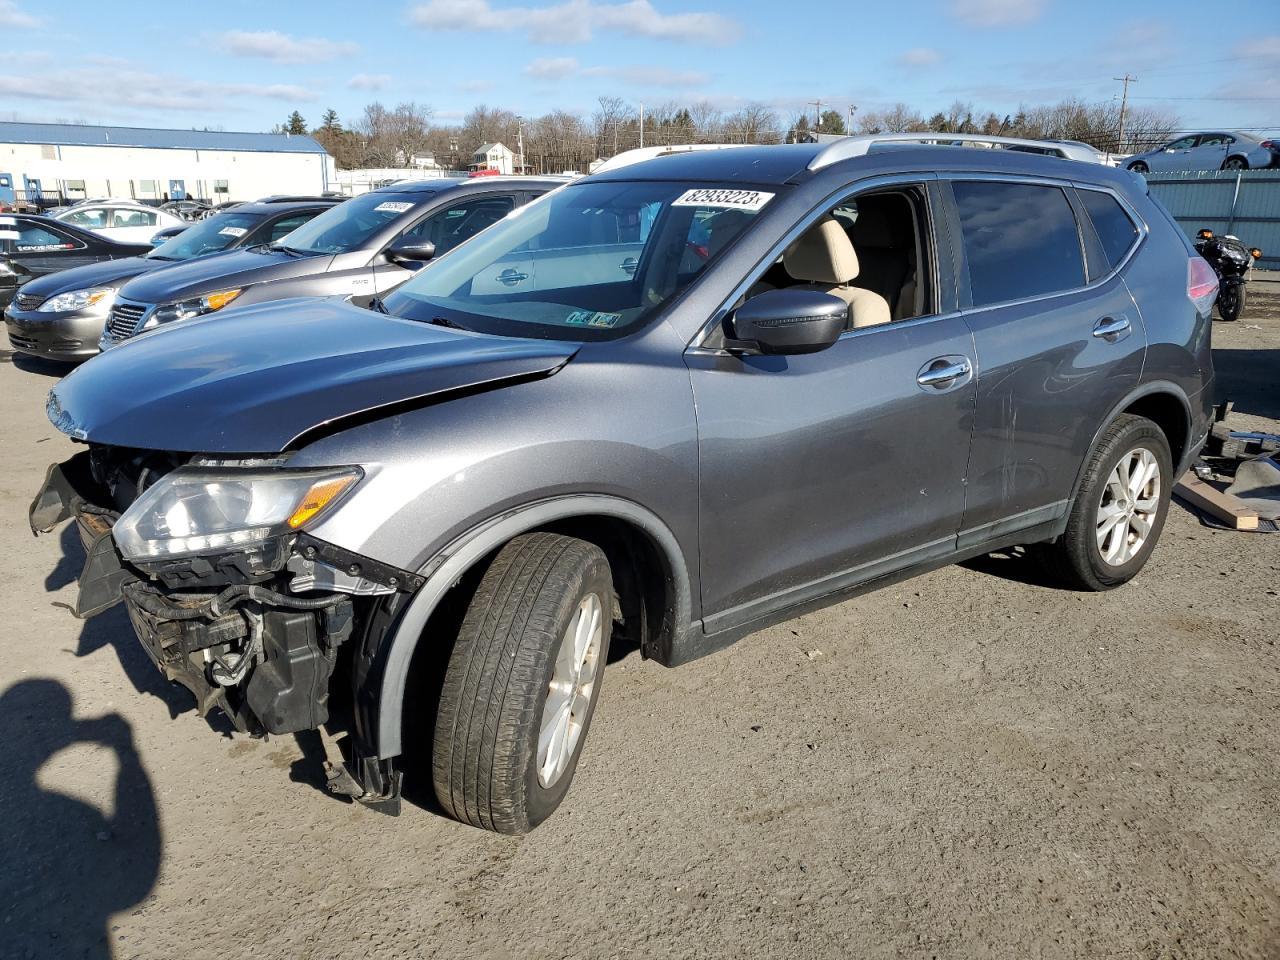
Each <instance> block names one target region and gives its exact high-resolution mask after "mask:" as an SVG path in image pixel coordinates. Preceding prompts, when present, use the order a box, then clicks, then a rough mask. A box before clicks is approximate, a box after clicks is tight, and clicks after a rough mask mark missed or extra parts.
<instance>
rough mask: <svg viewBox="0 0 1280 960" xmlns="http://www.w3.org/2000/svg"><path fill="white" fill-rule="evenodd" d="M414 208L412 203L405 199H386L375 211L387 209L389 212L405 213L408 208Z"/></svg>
mask: <svg viewBox="0 0 1280 960" xmlns="http://www.w3.org/2000/svg"><path fill="white" fill-rule="evenodd" d="M412 209H413V204H412V203H405V202H404V201H403V200H386V201H384V202H382V203H380V204H378V205H377V206H376V207H374V208H373V212H374V213H378V212H380V211H382V210H385V211H387V213H404V212H405V211H406V210H412Z"/></svg>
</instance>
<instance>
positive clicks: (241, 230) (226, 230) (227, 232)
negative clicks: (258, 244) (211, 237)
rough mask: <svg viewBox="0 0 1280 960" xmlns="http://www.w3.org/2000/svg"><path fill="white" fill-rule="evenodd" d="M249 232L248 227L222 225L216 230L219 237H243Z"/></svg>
mask: <svg viewBox="0 0 1280 960" xmlns="http://www.w3.org/2000/svg"><path fill="white" fill-rule="evenodd" d="M248 232H249V229H248V227H223V228H222V229H221V230H219V231H218V236H220V237H243V236H244V235H245V234H246V233H248Z"/></svg>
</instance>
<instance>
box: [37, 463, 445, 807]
mask: <svg viewBox="0 0 1280 960" xmlns="http://www.w3.org/2000/svg"><path fill="white" fill-rule="evenodd" d="M110 500H111V497H110V496H109V494H108V493H107V491H106V490H105V489H104V488H103V487H102V485H101V484H100V483H98V482H97V481H96V480H95V478H94V474H93V469H92V466H91V464H90V462H89V454H88V453H87V452H86V453H82V454H79V455H77V456H76V457H73V458H72V459H71V460H68V461H66V462H65V463H62V464H55V465H53V466H51V467H50V468H49V471H48V473H47V475H46V477H45V482H44V484H43V485H42V486H41V488H40V491H39V492H38V493H37V494H36V497H35V499H34V501H33V502H32V504H31V509H30V523H31V529H32V532H34V533H41V532H47V531H49V530H52V529H53V528H54V527H55V526H57V525H58V524H60V523H61V522H63V521H66V520H74V521H75V523H76V527H77V530H78V532H79V536H80V541H81V543H82V544H83V546H84V550H85V563H84V568H83V570H82V572H81V574H80V581H79V587H80V589H79V594H78V596H77V600H76V604H75V608H74V611H75V614H76V616H78V617H81V618H88V617H92V616H95V615H96V614H99V613H101V612H103V611H105V610H107V609H109V608H110V607H112V606H114V605H116V604H117V603H121V602H123V603H124V605H125V608H126V610H127V612H128V615H129V619H130V621H131V623H132V625H133V628H134V632H135V633H136V634H137V637H138V640H139V642H140V643H141V645H142V647H143V649H144V650H145V651H146V653H147V656H148V657H149V658H150V659H151V661H152V662H153V663H154V664H155V665H156V668H157V669H158V670H160V672H161V673H162V674H163V675H164V676H165V677H166V678H167V679H168V680H170V681H173V682H175V683H178V684H181V685H182V686H183V687H185V688H186V689H188V690H190V691H191V693H192V695H193V696H194V697H195V700H196V705H197V709H198V711H199V713H200V714H201V715H205V714H207V713H208V712H209V711H210V710H212V709H214V708H217V709H219V710H220V711H221V712H222V713H223V714H225V715H226V716H227V717H228V718H229V719H230V720H231V722H232V723H233V724H234V726H235V727H236V728H237V729H238V730H241V731H243V732H247V733H250V734H253V735H266V734H273V733H274V734H283V733H296V732H300V731H303V730H310V729H315V728H318V727H320V726H321V725H323V724H325V723H326V722H327V721H328V719H329V693H330V681H331V679H332V677H333V675H334V671H335V668H336V667H337V665H338V662H339V654H340V653H341V651H342V649H343V647H344V645H345V644H346V643H347V641H348V640H349V639H350V638H351V636H352V633H353V631H354V630H355V629H356V627H357V621H358V620H359V618H360V617H361V615H362V614H364V615H367V613H368V612H369V610H370V609H371V608H372V605H373V604H374V603H375V602H377V601H378V600H379V599H381V598H383V597H387V596H389V595H392V594H395V593H396V592H397V588H398V589H399V590H401V591H411V590H415V589H417V587H418V586H420V585H421V583H422V578H421V577H418V576H416V575H413V574H409V573H407V572H406V571H402V570H398V569H393V568H388V567H385V566H383V565H381V564H377V563H375V562H374V561H371V560H368V559H367V558H363V557H358V556H356V555H352V554H349V553H346V552H344V551H341V550H339V549H338V548H337V547H334V546H333V545H331V544H325V543H323V542H322V541H318V540H315V539H313V538H309V537H307V536H306V535H305V534H298V535H295V536H293V537H291V538H290V539H289V541H288V542H282V543H281V544H280V545H279V549H278V551H276V555H277V557H278V562H276V565H275V566H274V567H273V569H271V570H267V571H257V573H256V574H255V575H254V576H251V577H248V578H245V577H242V576H241V573H242V572H243V565H242V564H238V563H235V562H223V559H224V558H219V557H210V558H188V559H187V560H184V561H182V563H181V564H177V565H175V564H174V563H173V562H170V563H165V564H157V565H150V564H144V563H130V562H129V561H127V560H125V559H124V558H123V557H122V556H121V554H120V552H119V549H118V548H117V546H116V543H115V540H114V538H113V536H112V528H113V526H114V524H115V522H116V521H117V520H118V519H119V516H120V514H119V512H117V510H116V509H115V508H114V506H105V505H104V504H105V503H108V502H110ZM337 564H341V570H339V568H338V567H337V566H335V565H337ZM352 571H354V572H355V573H356V574H359V575H358V576H357V575H353V573H352ZM370 577H373V578H375V579H373V580H371V579H369V578H370ZM291 578H292V579H291ZM351 753H352V763H351V764H349V765H347V767H346V769H335V770H332V771H331V785H332V786H333V788H334V789H335V791H336V792H342V793H348V794H351V795H353V796H355V797H356V798H357V799H360V800H362V801H363V802H365V803H367V804H369V805H372V806H376V807H378V808H379V809H383V810H385V811H387V812H394V809H395V808H396V807H397V806H398V796H399V783H400V779H399V774H398V773H397V772H396V771H394V769H393V768H392V767H391V765H390V762H389V761H377V760H371V759H370V758H372V757H374V756H375V752H374V751H373V750H372V748H371V747H367V746H366V745H363V744H362V743H361V742H360V738H359V737H358V736H357V737H355V738H354V739H353V742H352V745H351Z"/></svg>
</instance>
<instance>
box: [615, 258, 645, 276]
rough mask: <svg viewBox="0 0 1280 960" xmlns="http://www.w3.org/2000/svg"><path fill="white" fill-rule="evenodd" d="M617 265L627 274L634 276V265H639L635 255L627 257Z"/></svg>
mask: <svg viewBox="0 0 1280 960" xmlns="http://www.w3.org/2000/svg"><path fill="white" fill-rule="evenodd" d="M618 266H620V267H621V268H622V272H623V273H625V274H626V275H627V276H629V277H634V276H635V275H636V267H638V266H640V261H639V260H637V259H636V258H635V257H627V259H625V260H623V261H622V262H621V263H620V264H618Z"/></svg>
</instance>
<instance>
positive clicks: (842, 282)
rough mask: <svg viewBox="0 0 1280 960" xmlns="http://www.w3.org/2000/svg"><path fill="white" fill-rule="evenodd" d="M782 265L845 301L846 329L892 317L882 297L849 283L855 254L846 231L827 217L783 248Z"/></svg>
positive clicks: (853, 276)
mask: <svg viewBox="0 0 1280 960" xmlns="http://www.w3.org/2000/svg"><path fill="white" fill-rule="evenodd" d="M782 266H783V269H785V270H786V271H787V275H788V276H790V277H791V279H793V280H798V281H800V283H801V284H804V285H806V286H808V287H809V288H811V289H813V290H816V291H818V292H819V293H829V294H831V295H832V296H835V297H839V298H840V299H841V300H843V301H844V302H845V303H847V304H848V305H849V328H850V329H860V328H862V327H874V326H876V325H877V324H881V323H888V322H889V321H890V319H892V318H891V316H890V313H889V302H888V301H887V300H885V298H884V297H882V296H880V294H878V293H875V292H874V291H871V290H863V289H862V288H861V287H852V286H850V285H849V283H850V281H851V280H854V279H856V278H857V276H858V255H857V253H855V252H854V249H853V244H852V243H851V242H850V241H849V235H848V234H847V233H845V232H844V228H843V227H841V226H840V224H839V223H838V222H837V221H836V220H834V219H833V218H831V217H825V218H823V219H822V220H819V221H818V222H817V223H815V224H814V225H813V226H812V227H810V228H809V229H808V230H807V231H805V234H804V236H802V237H801V238H800V239H799V240H797V241H796V242H795V243H793V244H792V245H791V246H790V247H789V248H787V251H786V252H785V253H784V254H783V255H782ZM792 289H795V288H792Z"/></svg>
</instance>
